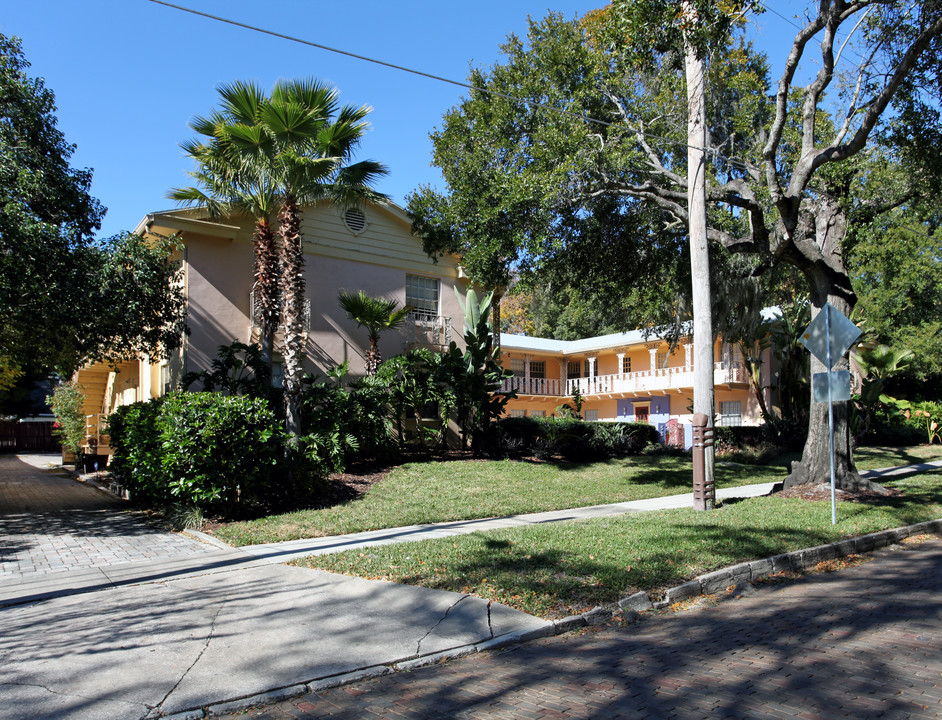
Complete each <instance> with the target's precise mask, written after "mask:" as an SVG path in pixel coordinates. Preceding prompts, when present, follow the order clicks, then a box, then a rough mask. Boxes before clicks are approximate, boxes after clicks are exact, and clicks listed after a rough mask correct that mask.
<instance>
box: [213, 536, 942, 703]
mask: <svg viewBox="0 0 942 720" xmlns="http://www.w3.org/2000/svg"><path fill="white" fill-rule="evenodd" d="M246 717H249V718H255V719H256V720H261V719H263V718H264V719H266V720H287V719H288V718H291V719H292V720H297V719H298V718H305V719H313V718H514V719H515V720H516V719H518V718H632V719H637V720H640V719H642V718H682V719H685V720H686V719H690V720H693V719H694V718H711V719H713V718H750V719H756V720H765V719H779V718H828V719H830V718H854V719H855V720H860V719H863V718H942V541H940V540H938V539H933V540H931V541H928V542H924V543H921V544H914V545H907V546H897V547H896V548H893V549H890V550H885V551H882V552H881V553H879V554H878V555H877V556H876V559H875V560H874V561H872V562H869V563H865V564H863V565H860V566H858V567H854V568H850V569H845V570H843V571H840V572H836V573H829V574H822V575H813V576H810V577H808V578H806V579H804V580H801V581H797V582H793V583H787V584H784V585H766V586H762V587H761V588H760V589H759V591H758V592H757V593H755V594H754V595H751V596H749V597H742V598H740V599H732V600H728V601H724V602H721V603H720V604H718V605H716V606H713V607H701V608H698V609H695V610H688V611H686V612H680V613H673V614H667V615H662V616H660V617H646V618H645V619H644V620H642V621H641V622H640V623H637V624H635V625H631V626H627V627H623V628H622V627H613V626H606V627H602V628H592V629H588V630H584V631H582V632H579V633H574V634H569V635H564V636H560V637H555V638H547V639H544V640H540V641H537V642H533V643H529V644H526V645H522V646H519V647H516V648H512V649H509V650H506V651H503V652H499V653H492V654H483V655H473V656H468V657H465V658H462V659H460V660H453V661H451V662H449V663H448V664H446V665H440V666H436V667H429V668H424V669H421V670H417V671H414V672H412V673H400V674H395V675H387V676H385V677H382V678H378V679H375V680H370V681H365V682H361V683H358V684H356V685H351V686H348V687H340V688H335V689H332V690H329V691H327V692H324V693H321V694H317V695H306V696H302V697H300V698H296V699H294V700H291V701H286V702H281V703H277V704H275V705H270V706H268V707H265V708H259V709H255V710H252V711H250V712H248V713H247V714H240V715H233V716H231V718H232V720H235V718H243V719H244V718H246Z"/></svg>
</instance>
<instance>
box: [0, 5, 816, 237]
mask: <svg viewBox="0 0 942 720" xmlns="http://www.w3.org/2000/svg"><path fill="white" fill-rule="evenodd" d="M178 4H180V5H184V6H187V7H191V8H193V9H196V10H200V11H203V12H207V13H211V14H214V15H221V16H224V17H227V18H230V19H232V20H236V21H238V22H242V23H246V24H250V25H256V26H260V27H264V28H266V29H268V30H272V31H275V32H279V33H283V34H286V35H292V36H295V37H300V38H303V39H305V40H309V41H311V42H316V43H321V44H324V45H329V46H332V47H337V48H340V49H343V50H347V51H349V52H354V53H358V54H362V55H367V56H370V57H375V58H378V59H382V60H385V61H387V62H391V63H395V64H398V65H403V66H408V67H411V68H415V69H417V70H422V71H425V72H429V73H432V74H435V75H440V76H444V77H447V78H451V79H454V80H458V81H464V80H465V79H466V77H467V71H468V68H469V67H470V66H471V65H474V66H482V65H491V64H493V63H494V62H495V61H498V60H499V45H500V44H501V43H502V42H503V41H504V39H505V38H506V37H507V35H508V34H510V33H517V34H520V35H523V34H525V33H526V27H527V17H528V15H532V16H533V17H535V18H541V17H543V16H544V15H545V14H546V13H547V11H548V10H554V11H557V12H561V13H563V15H564V16H565V17H567V18H571V17H574V16H576V15H582V14H584V13H585V12H587V11H589V10H591V9H593V8H595V7H599V6H601V5H603V4H604V3H603V1H602V0H594V1H593V0H503V1H500V0H478V1H477V2H473V3H468V2H448V1H447V0H445V1H444V2H443V1H442V0H437V1H435V2H405V3H389V2H373V1H372V0H365V1H361V2H322V1H321V0H306V1H305V0H276V1H275V2H272V3H266V4H263V3H258V2H252V3H249V2H243V1H242V0H225V1H224V0H179V1H178ZM792 6H798V7H800V6H801V3H794V2H775V3H774V7H775V8H776V9H777V10H779V11H780V12H782V13H783V14H791V12H793V10H791V11H786V8H791V7H792ZM0 32H2V33H3V34H5V35H8V36H9V35H16V36H18V37H20V38H22V40H23V49H24V52H25V55H26V58H27V59H28V60H29V61H30V63H31V64H32V67H31V68H30V74H31V75H32V76H36V77H42V78H45V80H46V84H47V86H48V87H50V88H51V89H52V90H53V91H54V92H55V95H56V101H57V106H58V111H57V117H58V118H59V127H60V129H61V130H62V131H63V132H64V133H65V136H66V138H67V140H68V141H69V142H71V143H74V144H75V145H77V149H76V152H75V154H74V155H73V157H72V165H73V167H90V168H93V169H94V182H93V186H92V194H93V195H94V196H95V197H97V198H98V199H99V200H100V201H101V202H102V203H103V204H104V205H105V206H106V207H107V208H108V213H107V215H106V217H105V220H104V223H103V227H102V230H101V233H100V235H101V236H103V237H105V236H109V235H112V234H114V233H117V232H120V231H122V230H130V229H133V228H134V226H135V225H136V224H137V223H138V221H140V219H141V218H142V217H143V216H144V215H145V214H146V213H148V212H150V211H154V210H163V209H168V208H171V207H173V203H172V202H170V201H168V200H165V199H164V197H165V195H166V193H167V191H168V190H169V189H170V188H172V187H177V186H181V185H186V184H188V182H189V181H188V177H187V175H186V172H187V170H189V169H191V167H192V166H191V164H190V162H189V161H188V160H187V159H186V158H184V157H183V153H182V151H181V150H180V148H179V143H180V142H181V141H183V140H186V139H187V138H189V137H191V136H192V135H193V133H192V131H191V130H190V129H189V127H188V125H187V123H188V122H189V121H190V119H191V118H192V117H193V116H194V115H198V114H206V113H208V112H209V111H210V109H211V108H212V107H214V106H215V105H216V103H217V98H218V95H217V93H216V86H217V85H218V84H219V83H223V82H230V81H233V80H254V81H256V82H258V83H259V84H261V85H262V86H263V87H266V88H269V87H271V86H272V85H273V84H274V82H275V81H276V80H278V79H279V78H292V77H316V78H318V79H320V80H322V81H325V82H328V83H331V84H333V85H335V86H336V87H337V88H338V89H339V90H340V91H341V100H342V102H344V103H347V104H351V105H362V104H367V105H371V106H373V108H374V112H373V113H372V114H371V116H370V120H371V122H372V127H371V129H370V131H369V133H368V134H367V136H366V138H365V141H364V142H363V144H362V146H361V150H360V152H359V154H358V157H357V159H373V160H379V161H381V162H383V163H385V164H386V165H388V166H389V168H390V171H391V172H390V175H389V176H388V177H387V178H385V179H384V180H383V181H382V182H381V184H380V186H379V189H380V190H381V191H383V192H386V193H388V194H389V195H391V196H392V198H393V200H395V201H396V202H398V203H400V204H401V203H402V202H403V200H404V198H405V196H406V194H407V193H409V192H410V191H411V190H413V189H415V188H416V187H417V186H418V185H420V184H432V185H436V184H438V183H439V182H440V176H439V173H438V171H437V169H436V168H433V167H431V166H430V159H431V143H430V141H429V137H428V136H429V133H430V132H431V131H432V130H433V129H434V128H435V127H436V126H438V125H439V124H440V122H441V119H442V115H443V113H444V112H445V111H446V110H447V109H448V108H450V107H452V106H454V105H455V104H457V103H458V102H459V100H460V98H461V97H462V96H463V94H464V92H465V91H464V90H463V89H462V88H459V87H456V86H454V85H448V84H445V83H441V82H436V81H433V80H429V79H426V78H421V77H416V76H414V75H409V74H406V73H402V72H399V71H396V70H392V69H389V68H384V67H380V66H377V65H373V64H368V63H365V62H363V61H360V60H355V59H352V58H348V57H343V56H340V55H337V54H334V53H330V52H327V51H324V50H319V49H315V48H311V47H306V46H302V45H298V44H296V43H291V42H288V41H285V40H282V39H277V38H273V37H270V36H265V35H261V34H258V33H254V32H251V31H249V30H245V29H242V28H238V27H233V26H229V25H224V24H221V23H219V22H216V21H213V20H209V19H206V18H202V17H197V16H194V15H190V14H186V13H182V12H180V11H178V10H174V9H171V8H167V7H164V6H160V5H156V4H153V3H151V2H147V0H121V1H120V2H117V1H116V0H81V1H80V2H79V1H76V0H32V1H31V2H30V1H23V0H20V1H19V2H11V3H6V5H5V7H4V10H3V13H2V14H0ZM783 32H784V35H782V33H783ZM794 32H795V31H794V28H792V27H790V26H787V25H784V26H783V24H782V23H781V22H780V21H779V20H778V18H776V17H775V16H774V15H771V14H768V13H767V14H766V15H764V16H762V17H761V18H760V19H759V20H758V23H757V26H756V28H755V31H754V34H755V36H756V38H757V42H758V43H759V44H760V47H762V46H764V45H766V44H770V43H768V41H769V40H772V41H775V40H778V45H779V47H780V48H781V49H782V50H785V49H786V48H787V44H786V45H783V44H782V40H784V41H785V43H787V42H788V41H790V39H791V37H792V36H793V35H794ZM772 60H773V73H774V70H775V69H776V67H777V65H778V63H776V62H775V60H776V58H775V56H774V55H773V57H772Z"/></svg>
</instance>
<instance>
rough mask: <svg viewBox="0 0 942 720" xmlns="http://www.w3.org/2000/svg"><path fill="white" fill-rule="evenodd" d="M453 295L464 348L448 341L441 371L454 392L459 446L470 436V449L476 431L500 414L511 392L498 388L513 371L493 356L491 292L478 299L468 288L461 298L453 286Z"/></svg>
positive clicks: (473, 443)
mask: <svg viewBox="0 0 942 720" xmlns="http://www.w3.org/2000/svg"><path fill="white" fill-rule="evenodd" d="M455 295H456V296H457V298H458V303H459V305H460V306H461V309H462V310H463V311H464V341H465V351H464V353H462V352H461V351H460V350H459V349H458V346H457V345H456V344H455V343H454V342H452V343H451V346H450V347H449V348H448V350H447V351H446V353H445V355H446V357H445V360H444V362H445V365H446V369H445V371H444V372H445V375H446V378H447V382H448V384H449V385H450V386H451V387H452V389H453V391H454V399H455V400H454V410H455V420H456V422H457V423H458V426H459V427H460V428H461V441H462V445H463V446H465V447H467V443H468V440H469V438H470V440H471V445H472V449H474V448H475V447H476V444H477V442H478V438H479V437H480V434H481V433H482V432H484V431H485V430H486V429H487V426H488V425H489V424H490V423H491V421H492V420H495V419H496V418H499V417H500V416H501V415H502V414H503V412H504V408H505V407H506V405H507V402H508V401H509V400H510V399H511V398H512V397H514V396H515V393H514V392H513V391H511V392H509V393H508V392H501V389H500V388H501V383H502V382H503V381H504V380H506V379H509V378H511V377H513V373H512V372H510V371H509V370H504V369H503V368H502V367H501V365H500V363H499V362H498V359H497V358H498V354H499V349H498V348H497V347H496V346H495V344H494V333H493V332H492V330H491V322H490V316H491V312H490V310H491V301H492V299H493V297H494V294H493V293H488V294H487V295H485V296H484V297H482V298H481V299H480V300H478V297H477V293H475V292H474V290H471V289H469V290H468V292H467V295H466V296H465V297H464V298H462V297H461V295H460V293H459V292H458V289H457V288H455Z"/></svg>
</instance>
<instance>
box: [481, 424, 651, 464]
mask: <svg viewBox="0 0 942 720" xmlns="http://www.w3.org/2000/svg"><path fill="white" fill-rule="evenodd" d="M658 442H659V436H658V433H657V428H655V427H654V426H653V425H649V424H647V423H626V422H612V423H609V422H606V423H600V422H584V421H582V420H576V419H573V418H535V417H507V418H501V419H500V420H497V421H496V422H494V423H493V424H492V425H491V427H490V428H489V429H488V432H487V434H486V436H485V437H484V439H483V440H482V445H481V448H482V453H483V454H485V455H489V456H491V457H522V456H529V455H534V456H536V457H541V458H551V457H554V456H561V457H562V458H563V459H564V460H567V461H569V462H589V461H593V460H599V459H603V458H607V457H625V456H627V455H637V454H639V453H640V452H641V451H642V450H644V449H645V448H646V447H647V446H648V445H649V444H652V443H654V444H656V443H658Z"/></svg>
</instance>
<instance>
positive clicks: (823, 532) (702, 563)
mask: <svg viewBox="0 0 942 720" xmlns="http://www.w3.org/2000/svg"><path fill="white" fill-rule="evenodd" d="M886 485H888V486H891V487H896V488H898V489H900V490H902V491H903V495H902V496H898V497H889V498H886V499H885V500H882V501H881V503H880V504H879V505H869V504H865V503H859V502H841V503H839V504H838V524H837V525H831V509H830V502H829V501H817V502H811V501H808V500H801V499H797V498H782V497H776V496H772V497H761V498H752V499H747V500H738V501H732V502H730V501H727V502H725V503H723V505H721V506H720V507H719V508H717V509H716V510H713V511H710V512H694V511H693V510H691V509H684V510H668V511H657V512H648V513H638V514H632V515H623V516H619V517H615V518H603V519H594V520H583V521H571V522H560V523H552V524H546V525H539V526H530V527H521V528H509V529H504V530H494V531H489V532H483V533H475V534H472V535H465V536H460V537H457V538H446V539H441V540H427V541H423V542H415V543H405V544H402V545H389V546H384V547H376V548H371V549H369V550H359V551H357V550H354V551H348V552H345V553H340V554H337V555H325V556H319V557H310V558H305V559H303V560H300V561H296V563H295V564H298V565H303V566H305V567H311V568H319V569H323V570H332V571H335V572H341V573H347V574H351V575H358V576H361V577H366V578H380V579H385V580H393V581H395V582H401V583H409V584H413V585H423V586H425V587H431V588H439V589H443V590H452V591H455V592H460V593H471V594H474V595H478V596H480V597H485V598H489V599H492V600H495V601H497V602H502V603H505V604H507V605H510V606H512V607H515V608H518V609H520V610H524V611H526V612H528V613H531V614H534V615H539V616H541V617H547V618H554V617H563V616H566V615H569V614H573V613H577V612H582V611H585V610H587V609H590V608H592V607H594V606H596V605H605V604H607V603H614V602H616V601H617V600H619V599H620V598H622V597H625V596H627V595H629V594H631V593H632V592H635V591H637V590H648V591H655V592H656V591H658V590H659V589H663V588H667V587H671V586H673V585H677V584H680V583H682V582H684V581H685V580H688V579H691V578H693V577H695V576H697V575H699V574H701V573H704V572H708V571H710V570H714V569H717V568H720V567H724V566H727V565H732V564H735V563H737V562H741V561H745V560H751V559H756V558H761V557H767V556H769V555H773V554H776V553H780V552H787V551H790V550H796V549H799V548H804V547H811V546H814V545H819V544H822V543H825V542H830V541H833V540H836V539H839V538H844V537H851V536H854V535H860V534H865V533H868V532H874V531H877V530H882V529H886V528H891V527H899V526H902V525H909V524H912V523H916V522H920V521H923V520H930V519H937V518H940V517H942V473H939V472H931V473H924V474H922V475H917V476H914V477H911V478H906V479H902V480H897V481H893V482H887V483H886Z"/></svg>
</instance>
